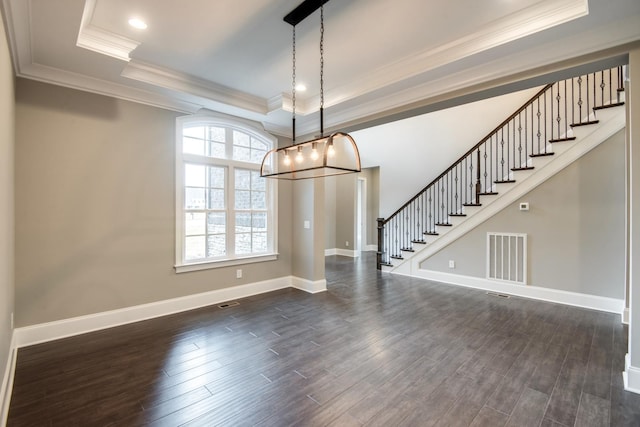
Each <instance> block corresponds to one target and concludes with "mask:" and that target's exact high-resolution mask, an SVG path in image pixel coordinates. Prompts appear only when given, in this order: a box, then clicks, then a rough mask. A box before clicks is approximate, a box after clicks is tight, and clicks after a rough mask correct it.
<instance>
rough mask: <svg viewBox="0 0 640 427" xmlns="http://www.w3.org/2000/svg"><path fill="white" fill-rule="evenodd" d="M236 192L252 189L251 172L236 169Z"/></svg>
mask: <svg viewBox="0 0 640 427" xmlns="http://www.w3.org/2000/svg"><path fill="white" fill-rule="evenodd" d="M235 172H236V190H249V189H250V188H251V171H248V170H246V169H236V170H235Z"/></svg>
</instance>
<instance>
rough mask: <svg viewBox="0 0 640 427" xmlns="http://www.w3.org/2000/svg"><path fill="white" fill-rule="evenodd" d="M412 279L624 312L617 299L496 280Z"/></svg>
mask: <svg viewBox="0 0 640 427" xmlns="http://www.w3.org/2000/svg"><path fill="white" fill-rule="evenodd" d="M396 274H398V273H396ZM413 277H421V278H423V279H427V280H433V281H436V282H441V283H447V284H450V285H456V286H464V287H467V288H474V289H482V290H485V291H491V292H498V293H502V294H508V295H513V296H518V297H524V298H531V299H536V300H541V301H547V302H553V303H557V304H565V305H572V306H575V307H582V308H589V309H592V310H600V311H607V312H610V313H616V314H622V310H623V308H624V300H621V299H615V298H607V297H601V296H597V295H588V294H580V293H577V292H568V291H562V290H559V289H552V288H543V287H540V286H530V285H516V284H511V283H507V282H501V281H497V280H489V279H484V278H480V277H472V276H463V275H460V274H451V273H443V272H440V271H432V270H418V271H417V272H415V273H414V274H413Z"/></svg>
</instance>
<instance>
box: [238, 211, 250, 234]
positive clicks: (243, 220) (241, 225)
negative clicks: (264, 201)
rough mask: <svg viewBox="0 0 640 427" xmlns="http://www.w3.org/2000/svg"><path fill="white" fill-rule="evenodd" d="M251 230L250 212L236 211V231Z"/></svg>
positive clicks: (245, 231)
mask: <svg viewBox="0 0 640 427" xmlns="http://www.w3.org/2000/svg"><path fill="white" fill-rule="evenodd" d="M250 232H251V214H250V213H236V233H250Z"/></svg>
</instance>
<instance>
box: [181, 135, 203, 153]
mask: <svg viewBox="0 0 640 427" xmlns="http://www.w3.org/2000/svg"><path fill="white" fill-rule="evenodd" d="M182 152H183V153H188V154H197V155H199V156H204V141H203V140H201V139H193V138H186V137H185V138H182Z"/></svg>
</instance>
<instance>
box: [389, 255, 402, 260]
mask: <svg viewBox="0 0 640 427" xmlns="http://www.w3.org/2000/svg"><path fill="white" fill-rule="evenodd" d="M389 258H392V259H404V258H402V257H401V256H395V255H391V256H390V257H389Z"/></svg>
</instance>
